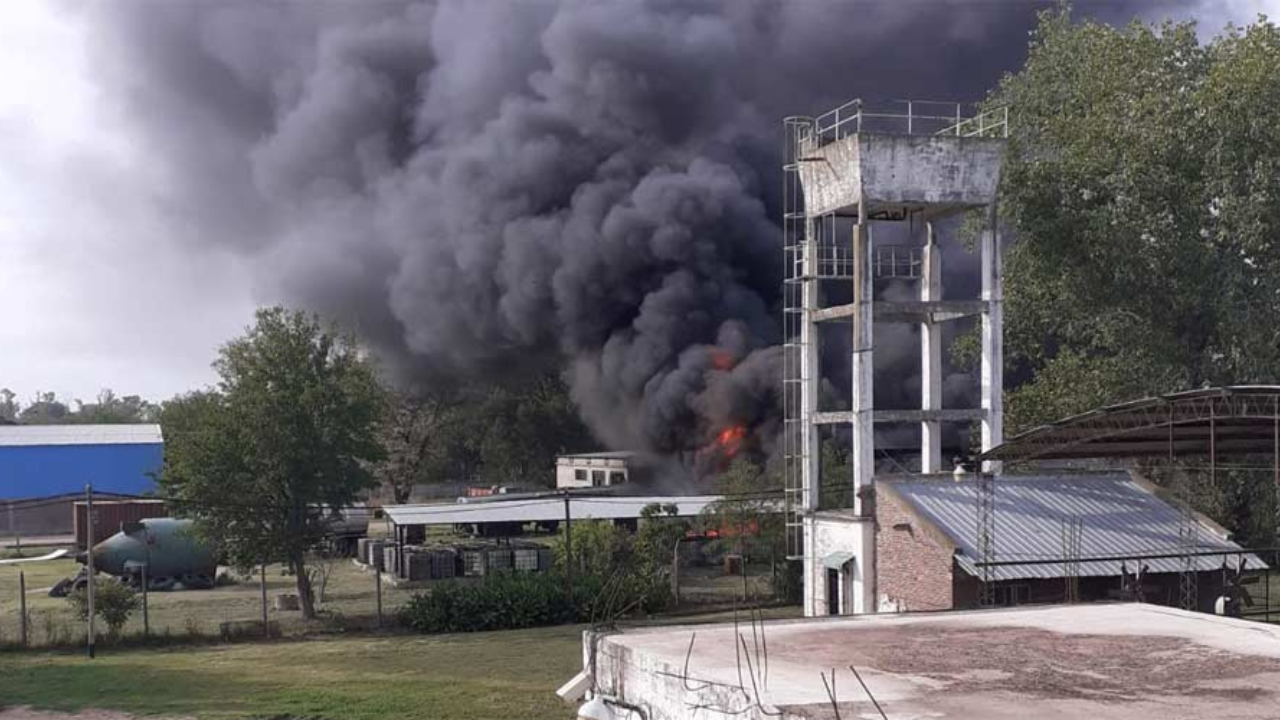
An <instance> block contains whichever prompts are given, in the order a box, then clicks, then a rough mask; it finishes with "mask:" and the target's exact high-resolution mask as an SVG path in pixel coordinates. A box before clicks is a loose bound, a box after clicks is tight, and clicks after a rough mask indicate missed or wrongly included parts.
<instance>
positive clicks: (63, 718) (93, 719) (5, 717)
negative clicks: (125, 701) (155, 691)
mask: <svg viewBox="0 0 1280 720" xmlns="http://www.w3.org/2000/svg"><path fill="white" fill-rule="evenodd" d="M134 717H135V716H133V715H125V714H124V713H118V712H111V711H109V710H85V711H83V712H80V713H77V714H75V715H67V714H65V713H53V712H44V711H41V710H32V709H30V708H26V707H18V708H9V709H8V710H0V720H134ZM170 720H182V719H181V718H171V719H170Z"/></svg>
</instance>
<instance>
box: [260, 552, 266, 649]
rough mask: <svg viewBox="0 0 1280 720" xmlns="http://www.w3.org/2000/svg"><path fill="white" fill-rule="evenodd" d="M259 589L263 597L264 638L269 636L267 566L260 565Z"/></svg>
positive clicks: (264, 564)
mask: <svg viewBox="0 0 1280 720" xmlns="http://www.w3.org/2000/svg"><path fill="white" fill-rule="evenodd" d="M258 589H259V592H260V593H261V595H262V637H266V636H267V632H268V630H267V627H268V625H267V564H266V563H265V562H263V563H259V564H258Z"/></svg>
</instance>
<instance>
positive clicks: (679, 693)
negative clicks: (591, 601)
mask: <svg viewBox="0 0 1280 720" xmlns="http://www.w3.org/2000/svg"><path fill="white" fill-rule="evenodd" d="M672 632H678V631H676V630H673V631H672ZM692 634H693V631H692V630H691V631H690V632H689V635H690V636H692ZM593 637H594V643H595V644H594V647H593V645H592V643H593ZM678 639H679V640H680V641H681V642H684V643H687V642H688V638H687V637H685V636H684V635H683V634H680V635H678ZM583 655H584V663H583V665H584V667H585V668H587V670H588V672H591V671H592V667H593V665H592V660H594V680H595V687H596V688H597V689H598V690H599V692H600V693H601V694H602V695H604V696H606V697H611V698H617V699H619V700H622V701H623V702H627V703H630V704H633V705H637V706H639V707H641V708H643V709H644V712H645V717H647V718H648V720H713V719H714V720H724V718H725V714H724V713H723V712H719V711H717V710H714V709H712V708H715V707H719V708H733V709H735V710H736V709H739V708H747V707H751V704H750V703H748V702H746V701H744V700H743V697H742V692H741V691H740V690H739V688H737V687H736V686H732V685H726V684H720V683H715V682H707V681H706V680H705V679H702V678H699V679H698V680H697V681H696V683H693V684H691V687H694V688H696V690H695V691H692V692H691V691H689V690H687V689H686V688H685V686H684V681H683V680H682V679H681V677H682V676H683V673H684V668H682V667H680V666H673V665H670V664H668V663H666V662H663V661H662V660H661V659H659V658H658V657H657V656H656V654H655V653H637V652H633V651H632V649H631V648H629V647H626V646H624V645H621V644H619V643H615V642H612V638H610V636H608V635H594V634H593V633H591V632H586V633H584V634H583ZM690 674H691V675H695V677H697V676H698V668H697V667H696V666H695V667H694V668H692V669H691V670H690ZM743 674H744V675H746V674H747V670H746V669H745V668H744V669H743ZM691 682H692V681H691ZM690 703H696V704H697V705H706V706H710V707H696V706H695V707H690ZM757 710H758V708H754V707H751V709H750V710H748V711H747V712H745V713H741V714H735V715H733V717H735V718H738V719H739V720H744V719H745V720H752V719H754V718H760V719H761V720H763V718H765V717H770V718H771V720H777V718H776V717H775V716H767V715H766V714H764V713H763V712H757ZM619 716H620V717H625V716H626V713H625V712H622V713H620V715H619Z"/></svg>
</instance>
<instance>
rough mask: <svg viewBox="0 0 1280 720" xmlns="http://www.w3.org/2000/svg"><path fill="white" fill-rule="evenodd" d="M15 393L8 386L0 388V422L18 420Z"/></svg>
mask: <svg viewBox="0 0 1280 720" xmlns="http://www.w3.org/2000/svg"><path fill="white" fill-rule="evenodd" d="M16 397H17V395H16V394H14V392H13V391H12V390H10V389H9V388H0V424H4V423H13V422H17V421H18V410H19V406H18V402H17V401H16V400H14V398H16Z"/></svg>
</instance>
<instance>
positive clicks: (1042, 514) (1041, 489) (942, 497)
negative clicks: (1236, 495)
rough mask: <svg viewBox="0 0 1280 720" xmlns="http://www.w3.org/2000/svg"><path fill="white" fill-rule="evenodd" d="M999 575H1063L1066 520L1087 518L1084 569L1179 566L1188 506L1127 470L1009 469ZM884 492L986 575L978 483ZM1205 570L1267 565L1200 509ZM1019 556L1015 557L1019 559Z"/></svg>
mask: <svg viewBox="0 0 1280 720" xmlns="http://www.w3.org/2000/svg"><path fill="white" fill-rule="evenodd" d="M997 482H998V483H999V491H998V492H997V493H996V499H995V502H996V508H995V517H996V523H997V526H996V532H995V535H994V539H995V553H994V558H995V559H996V560H998V561H1000V562H999V563H998V564H997V565H996V566H995V567H994V568H993V569H992V570H993V576H992V578H991V579H992V580H997V581H999V580H1020V579H1028V578H1060V577H1063V576H1064V558H1063V547H1062V535H1061V527H1062V525H1063V523H1065V522H1067V521H1068V520H1079V521H1080V523H1081V525H1082V531H1081V547H1080V555H1079V562H1078V564H1077V565H1076V568H1077V570H1078V571H1077V574H1078V575H1079V576H1082V577H1089V576H1117V575H1119V574H1120V563H1121V562H1122V561H1123V559H1124V558H1126V557H1134V556H1144V557H1146V558H1148V559H1145V560H1143V561H1142V562H1143V563H1145V564H1146V565H1148V566H1149V572H1152V573H1177V572H1180V571H1181V570H1182V569H1183V568H1182V563H1183V559H1181V557H1182V554H1183V552H1184V551H1183V550H1182V549H1180V547H1179V542H1180V538H1179V527H1180V523H1181V518H1182V512H1183V510H1182V509H1181V508H1180V507H1178V506H1176V505H1174V504H1172V503H1171V502H1170V501H1166V500H1164V499H1162V498H1161V497H1159V496H1158V495H1157V493H1156V489H1155V488H1154V486H1152V485H1150V484H1148V483H1146V482H1143V481H1141V480H1137V479H1134V478H1132V477H1130V476H1129V475H1128V474H1127V473H1105V474H1081V475H1065V474H1064V475H1036V476H1033V475H1027V476H1022V475H1019V476H1012V475H1006V476H1003V477H1001V478H1000V479H999V480H998V481H997ZM878 487H879V488H880V489H881V490H882V491H887V492H890V493H893V494H894V495H896V496H897V497H899V498H901V499H902V500H903V501H904V502H905V503H906V504H907V505H909V506H910V507H911V509H912V510H913V511H914V512H915V513H917V514H918V516H919V517H921V518H922V519H923V520H925V521H927V522H929V523H930V524H932V525H933V526H934V527H935V528H937V529H938V530H940V531H941V532H942V533H943V534H945V535H946V536H947V538H949V539H950V540H951V542H952V543H953V544H954V545H955V547H956V551H957V552H956V556H955V558H956V563H957V564H958V565H959V567H960V568H961V569H963V570H964V571H965V572H966V573H968V574H970V575H973V576H975V577H980V576H981V571H980V569H979V566H978V565H977V563H979V562H981V560H980V555H981V553H980V552H979V549H978V548H977V546H976V544H975V538H976V537H977V531H976V527H975V523H976V521H977V518H976V515H975V513H974V507H975V504H976V503H977V497H978V487H977V483H975V482H955V481H953V480H951V479H949V478H948V479H904V480H880V481H879V482H878ZM1197 520H1198V522H1199V523H1200V527H1201V531H1200V533H1199V547H1198V551H1197V552H1198V553H1216V552H1218V551H1221V553H1222V554H1204V555H1198V556H1196V557H1194V558H1193V561H1194V563H1195V569H1196V570H1197V571H1198V572H1208V571H1213V570H1218V569H1220V568H1221V567H1222V564H1223V561H1224V559H1227V558H1231V560H1232V563H1233V564H1234V561H1235V559H1236V558H1237V557H1241V556H1243V557H1244V558H1245V559H1246V560H1247V561H1248V566H1249V567H1251V568H1255V569H1261V568H1265V567H1266V565H1265V564H1263V562H1262V561H1261V560H1260V559H1259V558H1258V557H1257V556H1256V555H1253V554H1249V553H1245V552H1244V549H1243V548H1241V547H1240V546H1239V545H1237V544H1236V543H1234V542H1231V540H1230V539H1229V538H1228V534H1227V532H1226V531H1225V530H1224V529H1223V528H1222V527H1220V526H1219V525H1217V524H1216V523H1214V522H1213V521H1212V520H1209V519H1208V518H1206V517H1204V516H1199V515H1198V516H1197ZM1015 563H1016V564H1015Z"/></svg>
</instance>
